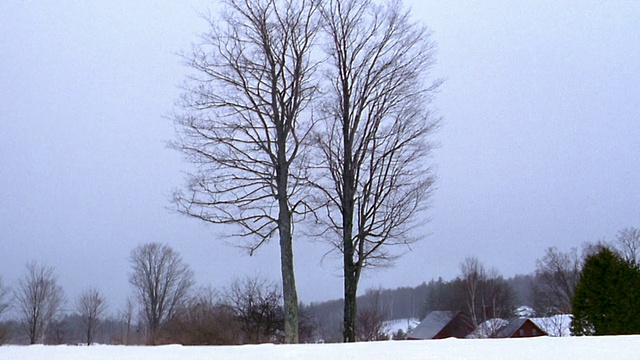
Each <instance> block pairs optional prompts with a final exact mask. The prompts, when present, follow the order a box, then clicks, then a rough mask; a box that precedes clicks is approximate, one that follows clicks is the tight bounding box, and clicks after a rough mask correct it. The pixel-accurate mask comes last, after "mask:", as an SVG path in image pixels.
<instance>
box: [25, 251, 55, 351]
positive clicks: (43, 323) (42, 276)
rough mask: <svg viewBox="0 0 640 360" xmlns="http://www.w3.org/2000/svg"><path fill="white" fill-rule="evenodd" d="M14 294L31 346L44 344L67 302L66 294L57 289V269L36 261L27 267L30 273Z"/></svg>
mask: <svg viewBox="0 0 640 360" xmlns="http://www.w3.org/2000/svg"><path fill="white" fill-rule="evenodd" d="M15 295H16V303H17V304H16V305H17V309H18V317H19V321H20V325H21V327H22V329H23V330H24V331H25V333H26V334H27V336H28V337H29V343H30V344H35V343H37V342H41V341H42V340H43V337H44V334H45V331H46V329H47V327H48V326H49V324H50V322H51V321H52V320H53V319H54V317H55V316H56V315H57V314H58V313H59V311H60V310H61V308H62V305H63V303H64V293H63V291H62V288H61V287H60V286H58V283H57V277H56V275H55V271H54V269H53V268H52V267H49V266H46V265H38V264H37V263H36V262H31V263H29V264H27V273H26V274H25V275H24V276H23V277H22V278H20V280H19V281H18V288H17V290H16V294H15Z"/></svg>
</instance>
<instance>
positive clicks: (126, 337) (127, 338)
mask: <svg viewBox="0 0 640 360" xmlns="http://www.w3.org/2000/svg"><path fill="white" fill-rule="evenodd" d="M135 310H136V304H135V301H134V300H133V299H132V298H131V297H127V299H126V300H125V302H124V305H123V306H122V308H121V309H120V311H119V312H118V317H119V319H120V324H121V329H120V342H121V343H122V344H125V345H130V344H131V327H132V326H133V320H134V318H133V317H134V313H135Z"/></svg>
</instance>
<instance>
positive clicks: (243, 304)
mask: <svg viewBox="0 0 640 360" xmlns="http://www.w3.org/2000/svg"><path fill="white" fill-rule="evenodd" d="M225 298H226V302H227V303H228V304H229V306H231V308H232V309H233V311H234V312H235V314H236V317H237V318H238V320H239V321H240V323H241V324H242V330H243V332H244V334H245V338H246V339H245V342H248V343H263V342H270V341H273V340H274V338H275V337H276V336H277V332H278V331H282V329H283V328H284V314H283V312H282V296H281V295H280V290H279V288H278V286H277V285H276V284H274V283H272V282H270V281H268V280H266V279H264V278H260V277H254V278H251V277H246V278H244V279H236V280H234V281H233V283H232V284H231V286H230V287H229V289H228V290H227V292H226V296H225Z"/></svg>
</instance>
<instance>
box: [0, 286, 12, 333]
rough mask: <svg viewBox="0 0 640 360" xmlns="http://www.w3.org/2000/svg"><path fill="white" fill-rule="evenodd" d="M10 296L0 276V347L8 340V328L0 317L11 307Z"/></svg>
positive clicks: (9, 291)
mask: <svg viewBox="0 0 640 360" xmlns="http://www.w3.org/2000/svg"><path fill="white" fill-rule="evenodd" d="M10 295H11V289H9V288H8V287H6V286H5V285H4V283H3V281H2V276H0V345H2V344H4V343H5V342H7V341H8V339H9V326H8V325H6V324H5V323H4V322H2V315H3V314H4V312H5V311H6V310H7V309H9V306H10V305H11V302H10V300H11V299H10V298H9V296H10Z"/></svg>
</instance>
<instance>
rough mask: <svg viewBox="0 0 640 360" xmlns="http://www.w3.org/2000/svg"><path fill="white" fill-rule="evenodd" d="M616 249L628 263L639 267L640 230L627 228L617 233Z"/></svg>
mask: <svg viewBox="0 0 640 360" xmlns="http://www.w3.org/2000/svg"><path fill="white" fill-rule="evenodd" d="M616 240H617V241H616V247H617V248H618V249H619V251H620V253H621V255H622V257H623V258H624V259H625V260H627V261H628V262H629V263H631V264H634V265H636V266H637V265H640V229H638V228H634V227H628V228H625V229H622V230H620V231H619V232H618V236H617V237H616Z"/></svg>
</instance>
